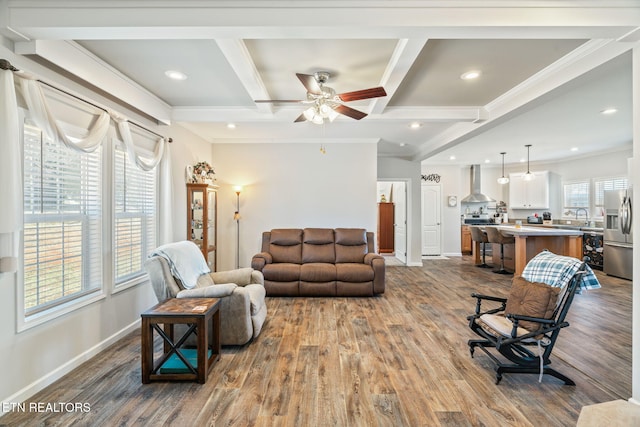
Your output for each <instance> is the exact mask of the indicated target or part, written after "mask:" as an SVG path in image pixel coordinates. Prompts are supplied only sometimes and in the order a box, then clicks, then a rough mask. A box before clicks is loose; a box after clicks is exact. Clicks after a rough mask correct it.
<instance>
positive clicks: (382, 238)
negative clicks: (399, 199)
mask: <svg viewBox="0 0 640 427" xmlns="http://www.w3.org/2000/svg"><path fill="white" fill-rule="evenodd" d="M393 223H394V210H393V203H386V202H381V203H378V252H379V253H381V254H390V253H393V251H394V244H393V242H394V234H393Z"/></svg>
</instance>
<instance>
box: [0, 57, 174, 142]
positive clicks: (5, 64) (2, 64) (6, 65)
mask: <svg viewBox="0 0 640 427" xmlns="http://www.w3.org/2000/svg"><path fill="white" fill-rule="evenodd" d="M0 69H2V70H9V71H14V72H15V71H20V70H18V69H17V68H16V67H14V66H13V65H11V63H10V62H9V61H8V60H6V59H0ZM37 81H38V82H40V83H42V84H44V85H46V86H48V87H50V88H52V89H55V90H57V91H59V92H62V93H64V94H65V95H68V96H70V97H72V98H75V99H77V100H78V101H82V102H84V103H85V104H89V105H91V106H93V107H95V108H97V109H99V110H102V111H104V112H105V113H108V112H109V111H107V109H105V108H103V107H101V106H99V105H96V104H94V103H93V102H90V101H87V100H86V99H84V98H81V97H79V96H77V95H74V94H72V93H69V92H67V91H66V90H63V89H60V88H59V87H56V86H54V85H52V84H50V83H47V82H45V81H42V80H40V79H37ZM127 121H128V122H129V123H131V124H132V125H134V126H137V127H139V128H140V129H143V130H146V131H147V132H149V133H151V134H153V135H156V136H158V137H160V138H165V136H163V135H160V134H159V133H157V132H154V131H152V130H151V129H147V128H146V127H144V126H142V125H139V124H138V123H136V122H132V121H131V120H127ZM167 141H168V142H169V143H171V142H173V138H167Z"/></svg>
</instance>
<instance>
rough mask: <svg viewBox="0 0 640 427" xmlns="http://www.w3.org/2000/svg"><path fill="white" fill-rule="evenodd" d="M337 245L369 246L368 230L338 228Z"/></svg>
mask: <svg viewBox="0 0 640 427" xmlns="http://www.w3.org/2000/svg"><path fill="white" fill-rule="evenodd" d="M335 233H336V244H338V245H345V246H356V245H366V244H367V230H365V229H364V228H336V231H335Z"/></svg>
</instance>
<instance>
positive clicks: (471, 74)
mask: <svg viewBox="0 0 640 427" xmlns="http://www.w3.org/2000/svg"><path fill="white" fill-rule="evenodd" d="M480 74H482V72H480V71H479V70H471V71H467V72H466V73H463V74H462V75H461V76H460V78H461V79H462V80H473V79H477V78H478V77H480Z"/></svg>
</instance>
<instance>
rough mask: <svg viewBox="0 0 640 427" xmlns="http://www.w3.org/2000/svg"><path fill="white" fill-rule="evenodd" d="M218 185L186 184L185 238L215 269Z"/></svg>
mask: <svg viewBox="0 0 640 427" xmlns="http://www.w3.org/2000/svg"><path fill="white" fill-rule="evenodd" d="M217 197H218V187H217V186H216V185H211V184H199V183H198V184H187V240H191V241H192V242H194V243H195V244H196V245H198V247H199V248H200V250H201V251H202V255H203V256H204V258H205V259H206V260H207V264H209V268H210V269H211V271H216V252H217V243H216V242H217V234H218V233H217V215H218V213H217V210H218V200H217Z"/></svg>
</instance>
